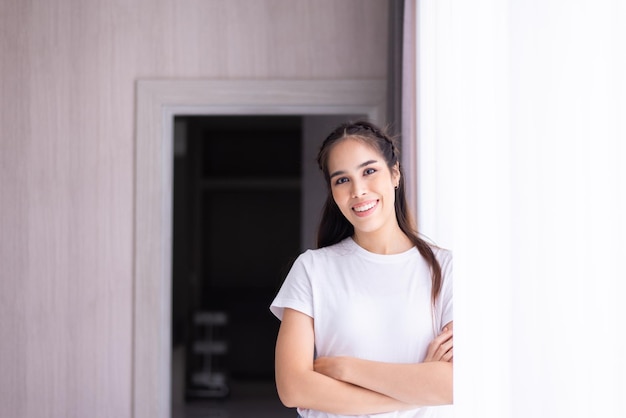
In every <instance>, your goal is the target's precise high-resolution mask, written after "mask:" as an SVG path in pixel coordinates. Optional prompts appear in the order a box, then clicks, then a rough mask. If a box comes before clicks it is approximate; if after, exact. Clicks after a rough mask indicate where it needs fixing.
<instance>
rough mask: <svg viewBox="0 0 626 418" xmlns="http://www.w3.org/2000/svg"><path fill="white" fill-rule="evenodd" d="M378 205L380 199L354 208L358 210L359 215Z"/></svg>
mask: <svg viewBox="0 0 626 418" xmlns="http://www.w3.org/2000/svg"><path fill="white" fill-rule="evenodd" d="M376 205H378V200H372V201H371V202H368V203H365V204H363V205H359V206H354V207H353V208H352V210H353V211H354V212H356V214H357V215H364V214H366V213H367V212H368V211H370V210H372V209H373V208H374V207H375V206H376Z"/></svg>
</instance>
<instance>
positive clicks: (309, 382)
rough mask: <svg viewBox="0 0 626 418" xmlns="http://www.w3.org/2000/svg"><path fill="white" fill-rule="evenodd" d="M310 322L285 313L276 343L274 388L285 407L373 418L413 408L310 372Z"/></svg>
mask: <svg viewBox="0 0 626 418" xmlns="http://www.w3.org/2000/svg"><path fill="white" fill-rule="evenodd" d="M313 349H314V333H313V318H311V317H309V316H307V315H305V314H303V313H301V312H298V311H295V310H292V309H285V311H284V314H283V320H282V323H281V325H280V330H279V332H278V340H277V342H276V388H277V390H278V395H279V397H280V400H281V401H282V402H283V404H285V406H287V407H296V406H297V407H301V408H307V409H316V410H321V411H327V412H331V413H336V414H342V415H359V414H376V413H381V412H389V411H395V410H401V409H411V408H415V406H412V405H410V404H407V403H404V402H401V401H398V400H396V399H393V398H390V397H388V396H385V395H382V394H380V393H376V392H375V391H372V390H368V389H365V388H362V387H358V386H355V385H352V384H350V383H347V382H341V381H339V380H336V379H333V378H332V377H329V376H325V375H323V374H321V373H318V372H316V371H315V370H314V369H313Z"/></svg>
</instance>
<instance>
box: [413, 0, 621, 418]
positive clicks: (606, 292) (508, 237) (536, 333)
mask: <svg viewBox="0 0 626 418" xmlns="http://www.w3.org/2000/svg"><path fill="white" fill-rule="evenodd" d="M418 4H419V6H418V17H419V20H418V22H419V23H418V39H419V44H418V60H417V61H418V86H417V93H418V98H419V99H418V115H419V117H418V121H419V126H418V133H419V135H418V168H419V185H418V200H419V211H420V213H419V219H420V229H421V230H422V231H423V232H424V233H425V234H426V235H428V236H431V237H432V238H433V239H435V241H437V242H440V243H442V244H443V245H444V246H447V247H450V248H452V249H453V251H454V254H455V337H456V339H455V404H456V406H455V412H456V416H460V417H473V416H481V417H498V418H500V417H506V416H515V417H518V416H519V417H527V416H533V417H537V416H546V417H553V416H611V417H614V416H626V407H625V406H624V404H623V402H621V401H620V396H621V395H620V394H623V393H626V379H624V377H623V376H624V375H626V361H625V360H624V356H623V355H620V354H619V353H623V352H624V351H625V348H626V346H625V345H624V344H625V343H624V341H625V340H626V338H624V337H626V335H625V332H626V331H625V330H626V327H624V325H623V323H622V322H623V318H626V304H624V303H623V302H621V300H620V297H621V295H624V294H626V291H625V290H626V289H625V286H624V284H623V283H624V279H625V278H626V267H625V266H624V264H623V260H625V259H626V239H625V238H624V237H626V222H625V221H624V219H623V215H622V214H623V213H626V170H625V169H624V168H623V166H624V161H626V145H625V144H624V142H626V129H625V128H624V126H625V123H626V122H624V121H625V120H626V82H625V76H624V74H626V58H625V57H626V55H625V54H626V48H624V46H623V40H624V39H626V29H624V28H625V26H624V24H623V22H624V21H625V20H626V6H625V5H624V3H623V2H620V1H619V0H601V1H597V2H588V1H564V0H548V1H533V0H531V1H528V0H509V1H506V2H502V1H495V0H491V1H489V0H484V1H483V0H478V1H474V2H471V3H470V2H466V1H462V0H439V1H426V0H425V1H420V2H419V3H418Z"/></svg>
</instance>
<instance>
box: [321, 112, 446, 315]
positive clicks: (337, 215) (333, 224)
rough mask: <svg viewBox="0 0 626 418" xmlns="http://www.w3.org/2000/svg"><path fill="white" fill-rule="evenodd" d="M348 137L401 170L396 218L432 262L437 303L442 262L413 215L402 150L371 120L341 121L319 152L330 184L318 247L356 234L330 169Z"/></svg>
mask: <svg viewBox="0 0 626 418" xmlns="http://www.w3.org/2000/svg"><path fill="white" fill-rule="evenodd" d="M346 138H355V139H358V140H360V141H363V142H364V143H365V144H367V145H369V146H371V147H372V148H374V149H375V150H377V151H378V152H379V153H380V154H381V155H382V156H383V158H384V159H385V162H386V163H387V166H388V167H389V170H390V171H391V172H393V170H396V169H397V170H399V172H400V183H399V184H398V188H397V190H396V199H395V210H396V219H397V220H398V225H399V226H400V229H401V230H402V232H404V233H405V234H406V236H407V237H408V238H409V239H410V240H411V242H412V243H413V245H415V247H416V248H417V250H418V251H419V252H420V254H421V255H422V257H424V259H425V260H426V262H427V263H428V265H429V266H430V271H431V280H432V293H431V299H432V303H433V305H434V304H435V301H436V300H437V297H438V296H439V293H440V291H441V266H440V265H439V262H438V261H437V258H436V257H435V254H434V252H433V249H432V247H431V245H430V244H428V243H427V242H426V241H424V240H423V239H422V238H420V237H419V235H418V233H417V228H416V227H415V223H414V222H413V217H412V216H411V214H410V211H409V207H408V204H407V199H406V190H405V183H404V175H403V174H402V167H401V166H400V152H399V150H398V147H397V145H396V141H395V139H394V138H392V137H391V136H389V135H388V134H387V133H386V132H384V131H383V130H382V129H380V128H378V127H377V126H376V125H374V124H372V123H370V122H365V121H359V122H351V123H344V124H342V125H339V126H338V127H337V128H336V129H335V130H334V131H332V132H331V133H330V135H328V137H326V139H325V140H324V142H323V144H322V147H321V148H320V151H319V154H318V155H317V163H318V165H319V167H320V169H321V170H322V172H323V173H324V179H325V180H326V186H327V187H328V194H327V196H326V203H325V204H324V209H323V211H322V219H321V221H320V224H319V228H318V231H317V247H318V248H322V247H328V246H330V245H333V244H336V243H338V242H340V241H342V240H344V239H345V238H348V237H351V236H352V235H354V227H353V226H352V224H351V223H350V222H348V220H347V219H346V218H345V217H344V216H343V214H342V213H341V211H340V210H339V207H338V206H337V204H336V203H335V200H334V199H333V195H332V191H331V190H330V173H329V172H328V157H329V155H330V151H331V150H332V148H333V147H334V145H336V144H337V143H339V142H341V141H342V140H344V139H346Z"/></svg>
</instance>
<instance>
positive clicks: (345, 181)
mask: <svg viewBox="0 0 626 418" xmlns="http://www.w3.org/2000/svg"><path fill="white" fill-rule="evenodd" d="M347 182H348V178H347V177H339V178H338V179H337V181H335V184H343V183H347Z"/></svg>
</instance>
